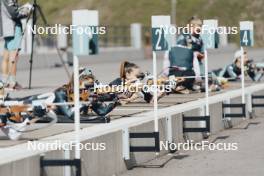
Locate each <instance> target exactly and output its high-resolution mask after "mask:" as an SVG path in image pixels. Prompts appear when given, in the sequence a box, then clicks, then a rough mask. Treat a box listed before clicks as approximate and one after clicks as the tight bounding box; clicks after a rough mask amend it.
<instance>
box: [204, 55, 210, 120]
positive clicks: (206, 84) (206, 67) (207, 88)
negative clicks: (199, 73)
mask: <svg viewBox="0 0 264 176" xmlns="http://www.w3.org/2000/svg"><path fill="white" fill-rule="evenodd" d="M204 55H205V57H204V67H205V69H204V70H205V102H206V105H205V115H206V116H209V86H208V57H207V50H205V52H204Z"/></svg>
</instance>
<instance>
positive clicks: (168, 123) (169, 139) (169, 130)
mask: <svg viewBox="0 0 264 176" xmlns="http://www.w3.org/2000/svg"><path fill="white" fill-rule="evenodd" d="M165 124H166V130H167V131H166V141H167V142H169V143H172V123H171V116H170V115H169V116H167V117H166V123H165Z"/></svg>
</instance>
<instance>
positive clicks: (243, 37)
mask: <svg viewBox="0 0 264 176" xmlns="http://www.w3.org/2000/svg"><path fill="white" fill-rule="evenodd" d="M253 29H254V25H253V22H252V21H241V22H240V45H241V46H253V45H254V38H253V35H254V34H253Z"/></svg>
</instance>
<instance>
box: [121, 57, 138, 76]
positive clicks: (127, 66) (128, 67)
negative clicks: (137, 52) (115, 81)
mask: <svg viewBox="0 0 264 176" xmlns="http://www.w3.org/2000/svg"><path fill="white" fill-rule="evenodd" d="M134 68H139V66H138V65H136V64H134V63H131V62H128V61H124V62H122V63H121V65H120V78H121V79H126V73H130V72H131V71H132V69H134Z"/></svg>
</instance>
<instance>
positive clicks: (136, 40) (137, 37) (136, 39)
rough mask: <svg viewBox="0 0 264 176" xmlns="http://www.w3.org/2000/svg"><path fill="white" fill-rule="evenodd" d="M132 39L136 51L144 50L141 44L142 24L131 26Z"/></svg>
mask: <svg viewBox="0 0 264 176" xmlns="http://www.w3.org/2000/svg"><path fill="white" fill-rule="evenodd" d="M130 37H131V46H132V47H133V48H136V49H141V48H142V42H141V24H140V23H133V24H131V25H130Z"/></svg>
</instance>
